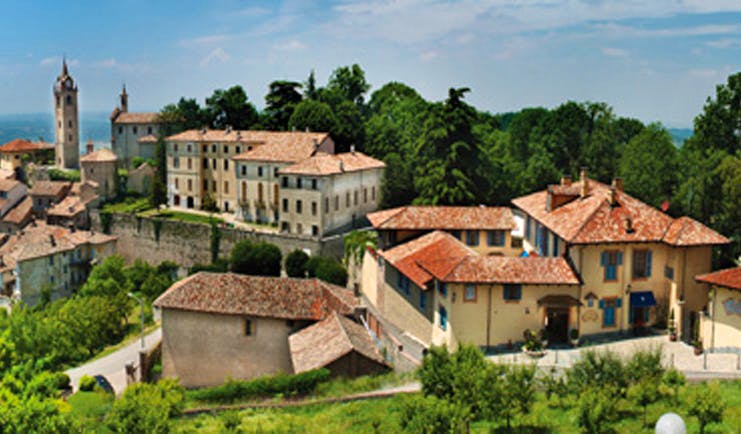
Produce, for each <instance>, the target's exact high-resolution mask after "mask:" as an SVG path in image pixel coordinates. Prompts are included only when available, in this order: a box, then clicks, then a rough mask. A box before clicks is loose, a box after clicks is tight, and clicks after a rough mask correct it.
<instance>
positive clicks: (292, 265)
mask: <svg viewBox="0 0 741 434" xmlns="http://www.w3.org/2000/svg"><path fill="white" fill-rule="evenodd" d="M307 262H309V255H307V254H306V252H304V251H303V250H300V249H296V250H294V251H292V252H291V253H289V254H288V256H286V274H287V275H288V277H305V276H306V263H307Z"/></svg>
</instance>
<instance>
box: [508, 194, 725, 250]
mask: <svg viewBox="0 0 741 434" xmlns="http://www.w3.org/2000/svg"><path fill="white" fill-rule="evenodd" d="M584 182H585V181H583V180H580V181H578V182H576V183H573V184H571V185H570V186H551V187H549V188H550V189H551V190H550V191H551V194H554V192H555V193H558V194H561V196H559V197H558V198H556V197H554V199H553V201H552V203H553V204H556V203H557V202H555V201H556V200H557V199H558V200H559V201H560V199H561V198H563V197H564V196H568V198H567V200H566V201H565V203H563V204H561V205H560V206H557V207H554V208H553V209H551V210H549V209H548V208H547V205H548V201H549V199H548V195H549V191H548V190H543V191H539V192H536V193H532V194H529V195H527V196H523V197H519V198H516V199H514V200H513V201H512V203H514V204H515V206H517V207H518V208H520V209H521V210H523V211H524V212H525V213H526V214H528V215H530V216H531V217H533V218H534V219H535V220H537V221H538V222H540V223H541V224H542V225H544V226H545V227H547V228H548V229H549V230H551V231H552V232H554V233H555V234H556V235H558V236H559V237H560V238H562V239H564V240H565V241H566V242H569V243H572V244H596V243H616V242H664V243H667V244H670V245H682V246H689V245H714V244H726V243H728V242H729V241H728V239H727V238H725V237H723V236H722V235H720V234H718V233H717V232H715V231H713V230H712V229H710V228H708V227H706V226H704V225H702V224H701V223H699V222H696V221H694V220H692V219H690V218H688V217H682V218H679V219H676V220H675V219H673V218H672V217H671V216H669V215H667V214H664V213H663V212H661V211H659V210H658V209H656V208H654V207H652V206H650V205H647V204H645V203H643V202H641V201H640V200H638V199H636V198H634V197H632V196H630V195H628V194H627V193H625V192H623V191H621V190H619V189H616V190H614V198H615V200H614V203H612V204H611V202H610V195H611V194H612V193H611V187H610V186H607V185H605V184H602V183H600V182H597V181H594V180H591V179H587V180H586V182H587V195H586V196H585V197H581V196H580V195H579V194H578V193H574V192H575V191H580V190H581V186H582V184H583V183H584ZM561 190H564V191H561ZM567 190H568V191H567ZM565 193H569V194H568V195H566V194H565ZM628 227H629V228H630V230H627V228H628Z"/></svg>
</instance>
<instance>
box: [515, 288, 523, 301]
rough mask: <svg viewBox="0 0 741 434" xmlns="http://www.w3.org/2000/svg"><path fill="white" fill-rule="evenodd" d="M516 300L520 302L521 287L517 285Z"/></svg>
mask: <svg viewBox="0 0 741 434" xmlns="http://www.w3.org/2000/svg"><path fill="white" fill-rule="evenodd" d="M516 299H517V300H522V285H517V297H516Z"/></svg>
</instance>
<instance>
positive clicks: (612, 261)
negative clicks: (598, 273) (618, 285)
mask: <svg viewBox="0 0 741 434" xmlns="http://www.w3.org/2000/svg"><path fill="white" fill-rule="evenodd" d="M600 265H602V266H603V267H604V268H605V280H608V281H609V280H617V267H618V265H623V253H622V252H618V251H617V250H607V251H604V252H602V257H601V258H600Z"/></svg>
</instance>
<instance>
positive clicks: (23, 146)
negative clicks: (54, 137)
mask: <svg viewBox="0 0 741 434" xmlns="http://www.w3.org/2000/svg"><path fill="white" fill-rule="evenodd" d="M53 150H54V145H53V144H51V143H44V142H41V141H39V142H31V141H29V140H24V139H15V140H11V141H10V142H8V143H6V144H4V145H2V146H0V169H2V170H3V171H13V172H15V170H16V169H18V168H19V167H22V166H23V165H24V164H25V163H26V161H25V159H26V157H28V159H29V160H30V161H39V160H41V161H43V160H45V158H44V156H45V155H46V154H48V153H49V152H53ZM3 178H4V177H3Z"/></svg>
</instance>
